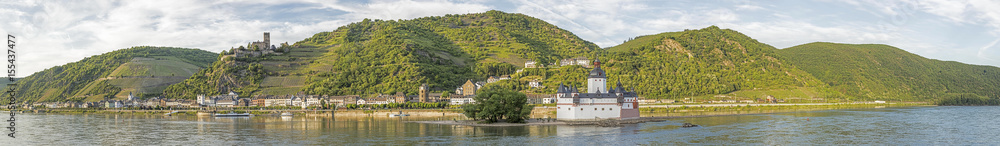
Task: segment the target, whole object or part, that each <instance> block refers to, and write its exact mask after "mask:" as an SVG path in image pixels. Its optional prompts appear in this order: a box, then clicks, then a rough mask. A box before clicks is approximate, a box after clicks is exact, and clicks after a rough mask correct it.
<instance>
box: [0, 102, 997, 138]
mask: <svg viewBox="0 0 1000 146" xmlns="http://www.w3.org/2000/svg"><path fill="white" fill-rule="evenodd" d="M4 115H7V113H4ZM2 117H5V118H6V116H2ZM996 117H1000V107H903V108H881V109H855V110H829V111H811V112H793V113H782V114H761V115H741V116H716V117H699V118H678V119H670V120H668V121H663V122H651V123H642V124H633V125H626V126H623V127H596V126H524V127H470V126H453V125H434V124H418V123H406V122H403V121H412V120H442V119H451V118H454V117H446V118H417V117H404V118H385V117H373V118H329V117H326V118H323V117H304V116H296V117H291V118H289V117H271V116H258V117H252V118H212V117H195V116H177V117H164V116H159V115H136V116H132V115H106V114H86V115H83V114H19V115H18V120H17V130H18V133H17V136H18V137H17V138H15V139H13V143H10V142H8V141H11V140H10V138H9V137H5V138H2V139H4V142H7V143H3V144H0V145H80V144H84V145H145V144H211V145H248V144H249V145H257V144H263V145H331V144H332V145H343V144H351V145H354V144H361V145H365V144H375V145H384V144H400V145H412V144H429V145H494V144H505V145H524V144H533V145H578V144H585V145H608V144H610V145H637V144H638V145H646V144H668V145H678V144H680V145H685V144H699V145H705V144H707V145H734V144H754V145H815V144H819V145H970V144H971V145H998V144H1000V140H997V136H1000V132H997V130H998V129H1000V126H998V122H997V120H995V118H996ZM682 123H694V124H698V125H701V127H695V128H681V127H680V125H681V124H682ZM6 133H7V132H4V134H6Z"/></svg>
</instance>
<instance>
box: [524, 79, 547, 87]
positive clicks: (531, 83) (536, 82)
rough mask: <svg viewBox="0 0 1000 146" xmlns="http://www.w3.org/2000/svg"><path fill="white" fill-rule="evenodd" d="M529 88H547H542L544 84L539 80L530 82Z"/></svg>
mask: <svg viewBox="0 0 1000 146" xmlns="http://www.w3.org/2000/svg"><path fill="white" fill-rule="evenodd" d="M528 86H530V87H531V88H544V87H545V86H542V82H541V81H538V80H531V82H528Z"/></svg>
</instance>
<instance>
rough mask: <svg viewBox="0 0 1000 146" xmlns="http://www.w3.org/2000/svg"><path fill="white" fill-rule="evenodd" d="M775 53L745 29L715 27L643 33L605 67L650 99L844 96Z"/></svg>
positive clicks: (615, 50)
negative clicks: (743, 32) (734, 29)
mask: <svg viewBox="0 0 1000 146" xmlns="http://www.w3.org/2000/svg"><path fill="white" fill-rule="evenodd" d="M776 51H778V50H777V49H776V48H774V47H772V46H770V45H767V44H764V43H760V42H758V41H757V40H754V39H752V38H750V37H748V36H746V35H743V34H742V33H739V32H736V31H733V30H729V29H720V28H718V27H716V26H711V27H708V28H704V29H699V30H685V31H681V32H667V33H660V34H656V35H647V36H640V37H637V38H635V39H632V40H629V41H627V42H625V43H622V44H621V45H618V46H614V47H611V48H608V49H607V52H606V53H603V54H606V55H605V56H607V57H605V58H607V67H606V69H605V70H607V71H608V74H615V75H616V76H613V77H612V78H610V79H609V80H612V81H617V80H619V79H620V80H621V81H622V83H623V84H625V86H628V87H636V88H637V89H636V90H637V91H639V93H640V94H641V95H643V96H646V97H659V98H675V99H676V98H681V97H690V96H698V95H729V96H735V97H741V98H750V99H754V98H764V96H767V95H772V96H782V97H781V98H792V97H796V98H813V97H820V98H839V96H840V95H839V94H836V93H833V92H830V91H828V90H827V88H826V86H825V85H823V84H822V83H821V82H820V81H819V80H817V79H816V78H814V77H812V76H811V75H810V74H808V73H806V72H804V71H802V70H799V69H797V68H795V66H793V65H790V64H787V63H786V62H787V61H785V60H784V59H782V58H781V57H780V56H778V55H777V54H776V53H775V52H776ZM616 77H621V78H616ZM767 92H770V93H767Z"/></svg>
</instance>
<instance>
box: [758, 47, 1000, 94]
mask: <svg viewBox="0 0 1000 146" xmlns="http://www.w3.org/2000/svg"><path fill="white" fill-rule="evenodd" d="M778 53H779V54H781V55H782V56H784V58H787V59H788V62H789V63H792V64H794V65H795V66H798V67H799V68H801V69H802V70H805V71H806V72H809V73H811V74H813V76H815V77H816V78H818V79H820V80H822V81H823V82H824V83H826V84H827V85H829V86H831V87H832V88H834V89H835V90H836V91H839V92H841V93H843V94H846V95H849V96H850V97H853V98H858V99H872V100H874V99H879V100H903V101H927V100H931V99H941V98H945V97H950V96H968V95H963V94H975V96H985V97H991V98H1000V90H997V89H1000V68H997V67H992V66H981V65H969V64H963V63H959V62H954V61H939V60H934V59H927V58H924V57H921V56H918V55H916V54H912V53H909V52H906V51H904V50H902V49H899V48H896V47H892V46H888V45H878V44H837V43H825V42H818V43H809V44H803V45H798V46H794V47H790V48H787V49H782V50H780V51H778Z"/></svg>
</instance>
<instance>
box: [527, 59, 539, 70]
mask: <svg viewBox="0 0 1000 146" xmlns="http://www.w3.org/2000/svg"><path fill="white" fill-rule="evenodd" d="M536 64H538V62H535V61H530V60H529V61H528V62H524V68H536V67H538V66H537V65H536Z"/></svg>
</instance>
